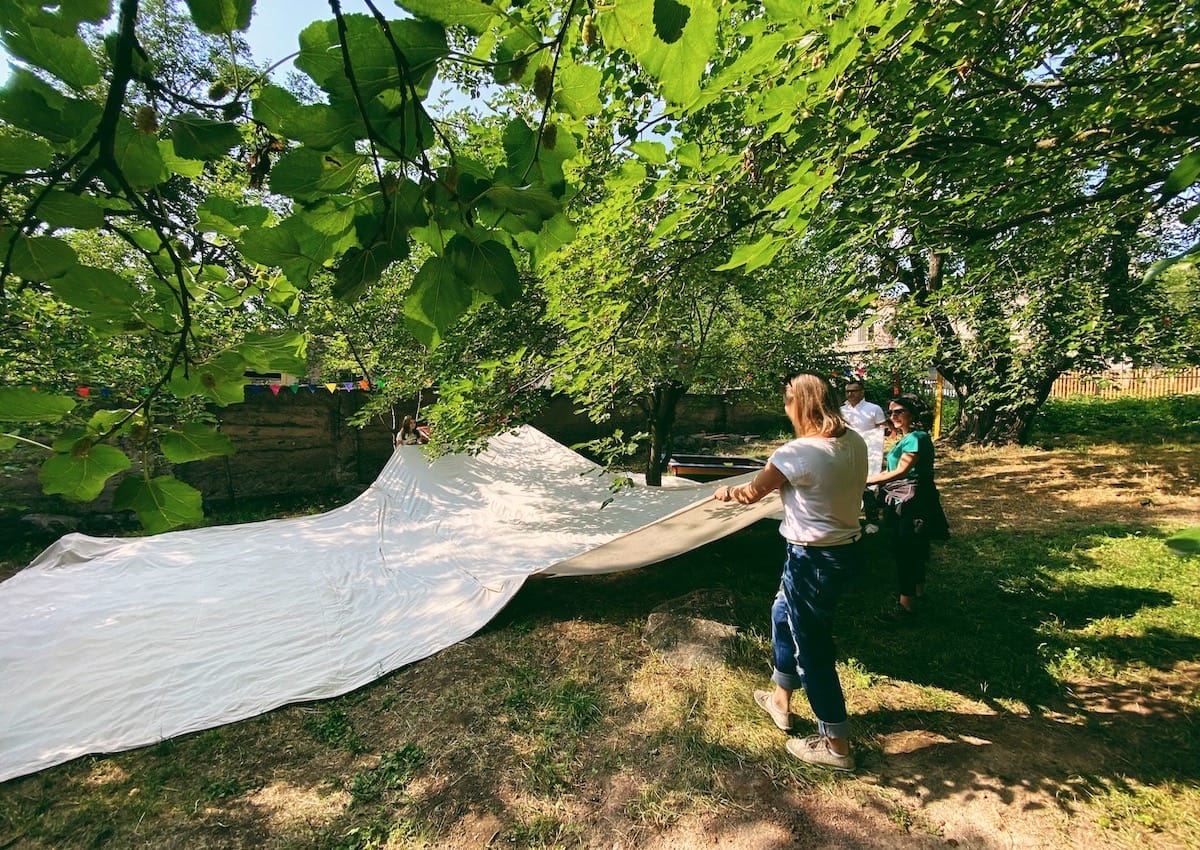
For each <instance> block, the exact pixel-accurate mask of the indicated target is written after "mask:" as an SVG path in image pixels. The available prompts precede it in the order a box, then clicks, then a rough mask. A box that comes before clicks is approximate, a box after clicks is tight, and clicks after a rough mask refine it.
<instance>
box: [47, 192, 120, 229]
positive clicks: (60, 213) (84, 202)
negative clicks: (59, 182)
mask: <svg viewBox="0 0 1200 850" xmlns="http://www.w3.org/2000/svg"><path fill="white" fill-rule="evenodd" d="M38 212H39V213H40V214H41V216H42V219H43V220H44V221H45V222H46V223H47V224H49V225H50V226H51V227H72V228H76V229H78V230H95V229H96V228H98V227H103V226H104V208H103V207H102V206H101V205H100V203H99V202H98V201H96V200H95V199H93V198H90V197H87V196H83V195H74V194H72V193H70V192H64V191H62V190H61V189H51V190H50V191H49V192H47V193H46V195H45V197H43V198H42V203H41V206H39V207H38Z"/></svg>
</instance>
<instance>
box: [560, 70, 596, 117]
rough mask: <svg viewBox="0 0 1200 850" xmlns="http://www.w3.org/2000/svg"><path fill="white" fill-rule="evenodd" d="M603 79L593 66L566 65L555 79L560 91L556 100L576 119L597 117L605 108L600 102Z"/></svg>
mask: <svg viewBox="0 0 1200 850" xmlns="http://www.w3.org/2000/svg"><path fill="white" fill-rule="evenodd" d="M601 79H602V75H601V72H600V69H599V68H596V67H594V66H592V65H577V64H575V63H573V62H572V63H569V64H567V65H564V66H563V67H562V68H560V69H559V72H558V75H557V76H556V78H555V82H556V83H557V84H558V89H557V90H556V91H555V92H554V99H555V100H556V101H557V102H558V105H559V106H561V107H562V108H563V109H564V110H566V111H567V112H568V113H570V115H571V116H572V117H574V118H587V117H588V116H590V115H595V114H596V113H598V112H599V111H600V110H601V108H602V107H603V104H601V102H600V84H601Z"/></svg>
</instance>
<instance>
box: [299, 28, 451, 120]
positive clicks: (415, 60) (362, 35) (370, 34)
mask: <svg viewBox="0 0 1200 850" xmlns="http://www.w3.org/2000/svg"><path fill="white" fill-rule="evenodd" d="M343 21H344V23H345V26H346V48H347V52H348V53H349V54H350V56H351V57H353V62H354V74H355V80H356V82H357V91H358V95H359V96H361V97H362V98H363V100H364V101H371V100H373V99H375V98H377V97H378V96H379V95H380V94H382V93H383V92H385V91H388V90H397V91H402V90H406V80H405V79H404V78H402V77H401V72H400V69H399V68H397V67H396V55H395V52H394V50H393V47H392V43H393V42H394V43H395V45H396V47H398V48H399V49H400V51H401V52H402V53H403V54H404V57H405V59H406V60H407V62H408V72H409V74H410V75H411V77H412V79H413V83H414V85H415V87H416V88H417V92H418V94H420V95H421V96H424V94H425V93H426V91H427V90H428V87H429V84H430V83H431V82H432V80H433V75H434V72H435V71H436V70H437V62H438V60H440V59H441V58H442V57H444V56H445V55H446V54H447V53H448V52H449V48H448V47H447V45H446V31H445V30H444V29H443V28H442V27H441V26H440V25H438V24H436V23H433V22H430V21H421V20H405V21H389V22H388V30H389V32H390V34H391V39H390V40H389V38H388V37H387V35H385V34H384V33H383V32H382V31H381V30H380V28H379V25H378V23H377V22H376V21H375V19H374V18H373V17H370V16H368V15H361V14H350V15H344V16H343ZM340 44H341V41H340V38H339V35H338V28H337V23H336V22H335V21H317V22H315V23H312V24H309V25H308V26H307V27H305V28H304V30H303V31H302V32H301V33H300V55H299V56H298V57H297V59H296V67H297V68H299V69H300V70H301V71H303V72H304V73H306V74H308V75H309V76H310V77H312V79H313V80H314V81H315V82H316V83H317V85H319V86H320V87H321V88H322V89H324V90H325V91H326V92H328V93H329V94H330V95H331V102H333V99H334V98H337V99H339V100H342V101H345V102H347V103H352V102H354V98H355V90H354V89H353V88H352V87H351V85H350V83H349V81H348V80H347V78H346V72H345V67H344V66H343V63H342V50H341V48H340V46H339V45H340ZM392 106H394V104H393V105H391V106H389V108H392Z"/></svg>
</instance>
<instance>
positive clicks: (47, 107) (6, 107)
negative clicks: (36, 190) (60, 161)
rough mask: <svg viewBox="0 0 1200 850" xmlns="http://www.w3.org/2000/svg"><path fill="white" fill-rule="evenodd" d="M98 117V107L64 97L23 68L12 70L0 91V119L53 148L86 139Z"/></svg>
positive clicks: (88, 102)
mask: <svg viewBox="0 0 1200 850" xmlns="http://www.w3.org/2000/svg"><path fill="white" fill-rule="evenodd" d="M100 114H101V108H100V106H99V105H98V104H96V103H93V102H92V101H90V100H76V99H73V98H69V97H66V96H65V95H63V94H62V93H61V92H59V91H56V90H55V89H54V88H53V87H52V86H50V85H48V84H47V83H46V82H45V81H44V80H40V79H38V78H37V77H36V76H34V75H33V74H31V73H30V72H29V71H26V70H25V69H23V68H15V69H13V70H12V71H11V72H10V74H9V77H8V82H6V83H5V84H4V87H3V88H0V119H3V120H4V121H7V122H8V123H9V124H12V125H13V126H14V127H19V128H21V129H22V130H28V131H29V132H31V133H35V134H37V135H39V136H42V137H43V138H45V139H48V140H49V141H51V142H53V143H54V144H66V143H68V142H71V141H73V140H75V139H78V138H84V137H86V136H88V135H90V134H91V132H92V131H93V130H94V129H95V127H96V123H97V122H98V121H99V120H100Z"/></svg>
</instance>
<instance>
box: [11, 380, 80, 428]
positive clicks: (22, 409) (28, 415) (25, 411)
mask: <svg viewBox="0 0 1200 850" xmlns="http://www.w3.org/2000/svg"><path fill="white" fill-rule="evenodd" d="M74 409H75V402H74V401H72V400H71V399H69V398H66V397H65V396H58V395H52V394H51V393H44V392H39V391H38V390H35V389H34V388H33V387H0V422H57V421H58V420H59V419H62V418H63V417H64V416H66V415H67V414H68V413H70V412H71V411H72V410H74Z"/></svg>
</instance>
